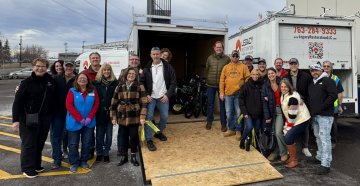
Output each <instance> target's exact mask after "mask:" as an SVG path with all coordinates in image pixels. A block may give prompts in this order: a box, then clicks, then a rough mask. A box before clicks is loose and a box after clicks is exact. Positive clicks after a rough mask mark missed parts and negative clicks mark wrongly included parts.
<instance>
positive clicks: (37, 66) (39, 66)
mask: <svg viewBox="0 0 360 186" xmlns="http://www.w3.org/2000/svg"><path fill="white" fill-rule="evenodd" d="M35 67H36V68H46V66H41V65H35Z"/></svg>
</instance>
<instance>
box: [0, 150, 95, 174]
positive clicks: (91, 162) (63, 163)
mask: <svg viewBox="0 0 360 186" xmlns="http://www.w3.org/2000/svg"><path fill="white" fill-rule="evenodd" d="M0 149H3V150H6V151H10V152H14V153H17V154H20V152H21V151H20V150H19V149H16V148H13V147H8V146H5V145H0ZM41 159H42V161H45V162H48V163H52V162H53V159H51V158H49V157H46V156H42V158H41ZM94 162H95V157H94V158H93V159H91V160H89V161H88V164H89V165H90V167H91V166H92V165H93V164H94ZM61 166H62V167H65V168H70V165H69V164H68V163H66V162H61ZM90 171H91V169H83V168H81V167H79V169H78V171H77V172H76V173H71V172H69V171H52V172H45V173H40V174H39V176H60V175H70V174H86V173H89V172H90ZM15 178H26V177H25V176H24V175H22V174H18V175H12V174H10V173H7V172H5V171H3V170H0V180H3V179H15Z"/></svg>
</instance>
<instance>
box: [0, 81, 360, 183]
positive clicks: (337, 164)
mask: <svg viewBox="0 0 360 186" xmlns="http://www.w3.org/2000/svg"><path fill="white" fill-rule="evenodd" d="M19 81H20V80H0V185H115V184H116V185H126V186H128V185H129V186H132V185H134V186H138V185H144V184H143V179H142V173H141V169H140V167H134V166H132V165H131V164H130V163H127V164H125V165H124V166H121V167H118V166H117V163H118V161H119V160H118V157H117V156H116V151H117V147H116V135H117V126H115V127H114V133H113V145H112V150H111V153H110V160H111V162H110V163H103V162H100V163H94V164H93V165H92V167H91V171H88V172H84V171H80V173H77V174H70V173H69V172H68V168H66V167H62V168H60V169H59V170H56V171H51V170H49V169H50V166H51V163H50V162H51V145H50V140H49V138H48V140H47V142H46V144H45V148H44V151H43V156H44V157H45V158H43V159H44V160H45V161H43V166H44V167H45V169H46V173H45V174H42V175H43V176H40V177H38V178H35V179H28V178H25V177H23V176H21V170H20V156H19V149H20V139H19V138H18V136H17V135H18V134H17V133H16V132H14V131H13V130H12V128H11V127H10V124H11V119H9V117H10V115H11V106H12V102H13V99H14V89H15V87H16V85H18V84H19ZM170 117H171V116H170ZM184 121H188V119H186V120H185V119H184ZM204 130H205V129H204ZM359 134H360V120H359V119H356V118H341V119H340V120H339V138H338V143H337V146H336V148H335V149H334V151H333V162H332V168H331V172H330V174H329V175H325V176H318V175H315V174H313V172H314V171H315V168H316V167H317V166H318V165H315V164H313V163H311V162H310V161H309V159H308V158H306V157H305V156H304V155H302V154H300V156H299V159H300V165H299V166H298V167H297V168H294V169H288V168H286V167H285V166H284V165H283V164H282V163H281V162H279V161H277V162H273V163H272V165H273V166H274V167H275V168H276V169H277V170H278V171H279V172H280V173H281V174H283V175H284V178H283V179H278V180H272V181H266V182H260V183H254V184H249V185H314V186H315V185H345V186H347V185H349V186H352V185H360V158H359V157H360V148H359V145H360V135H359ZM234 148H238V147H234ZM310 151H311V153H312V154H313V155H314V154H315V153H316V144H315V139H314V137H313V136H311V138H310ZM64 162H68V161H67V160H64ZM90 163H92V162H90ZM11 176H13V177H16V178H12V179H4V178H9V177H11ZM254 176H256V175H254Z"/></svg>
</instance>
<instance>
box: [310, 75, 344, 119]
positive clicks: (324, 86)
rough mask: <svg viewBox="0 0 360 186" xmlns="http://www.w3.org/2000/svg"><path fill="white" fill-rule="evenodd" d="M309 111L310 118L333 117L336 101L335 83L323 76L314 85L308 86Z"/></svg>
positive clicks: (312, 83)
mask: <svg viewBox="0 0 360 186" xmlns="http://www.w3.org/2000/svg"><path fill="white" fill-rule="evenodd" d="M308 91H309V100H308V103H309V109H310V113H311V115H312V116H315V115H320V116H334V101H335V100H336V99H337V89H336V85H335V82H334V81H333V80H332V79H330V78H329V77H326V76H324V75H323V74H322V75H321V76H320V77H319V79H318V80H317V81H316V83H314V82H311V83H310V85H309V89H308Z"/></svg>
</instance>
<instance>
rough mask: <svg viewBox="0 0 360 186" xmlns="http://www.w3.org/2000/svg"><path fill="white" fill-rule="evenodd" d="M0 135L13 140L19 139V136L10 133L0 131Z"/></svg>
mask: <svg viewBox="0 0 360 186" xmlns="http://www.w3.org/2000/svg"><path fill="white" fill-rule="evenodd" d="M0 135H4V136H9V137H13V138H18V139H20V136H19V135H16V134H10V133H7V132H1V131H0Z"/></svg>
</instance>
